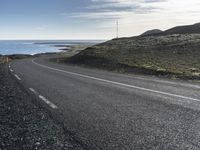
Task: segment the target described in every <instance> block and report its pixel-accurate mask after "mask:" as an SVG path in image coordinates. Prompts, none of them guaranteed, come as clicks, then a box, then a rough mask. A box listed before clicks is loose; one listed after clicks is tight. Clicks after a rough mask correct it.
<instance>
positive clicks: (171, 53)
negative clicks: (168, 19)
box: [67, 34, 200, 79]
mask: <svg viewBox="0 0 200 150" xmlns="http://www.w3.org/2000/svg"><path fill="white" fill-rule="evenodd" d="M67 62H68V63H75V64H81V65H86V66H90V67H98V68H103V69H108V70H117V71H120V72H134V73H143V74H152V75H166V76H169V77H179V78H184V79H185V78H187V79H188V78H189V79H200V34H174V35H160V36H144V37H143V36H139V37H131V38H119V39H113V40H111V41H107V42H105V43H102V44H98V45H95V46H92V47H90V48H87V49H85V50H84V51H82V52H80V53H79V54H77V55H75V56H73V57H71V58H69V59H67Z"/></svg>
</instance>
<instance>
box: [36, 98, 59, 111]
mask: <svg viewBox="0 0 200 150" xmlns="http://www.w3.org/2000/svg"><path fill="white" fill-rule="evenodd" d="M39 98H40V99H41V100H43V101H44V102H45V103H46V104H47V105H49V106H50V107H51V108H53V109H57V108H58V107H57V106H56V105H55V104H53V103H52V102H50V101H49V100H48V99H47V98H45V97H44V96H42V95H39Z"/></svg>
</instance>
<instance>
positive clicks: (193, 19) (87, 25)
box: [0, 0, 200, 40]
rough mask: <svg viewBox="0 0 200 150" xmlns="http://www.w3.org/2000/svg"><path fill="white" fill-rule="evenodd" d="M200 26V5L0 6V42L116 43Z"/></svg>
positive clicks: (106, 1) (44, 1)
mask: <svg viewBox="0 0 200 150" xmlns="http://www.w3.org/2000/svg"><path fill="white" fill-rule="evenodd" d="M117 21H118V22H119V36H120V37H129V36H135V35H139V34H141V33H143V32H145V31H146V30H149V29H161V30H166V29H168V28H171V27H174V26H178V25H187V24H194V23H197V22H200V0H0V39H1V40H6V39H112V38H114V37H116V22H117Z"/></svg>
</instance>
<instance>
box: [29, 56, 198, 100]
mask: <svg viewBox="0 0 200 150" xmlns="http://www.w3.org/2000/svg"><path fill="white" fill-rule="evenodd" d="M32 62H33V63H34V64H36V65H38V66H40V67H43V68H47V69H50V70H54V71H59V72H63V73H67V74H71V75H75V76H79V77H84V78H88V79H93V80H97V81H102V82H106V83H111V84H115V85H120V86H124V87H129V88H134V89H138V90H142V91H146V92H151V93H156V94H161V95H167V96H172V97H177V98H181V99H186V100H192V101H198V102H199V101H200V99H196V98H191V97H186V96H182V95H177V94H172V93H167V92H162V91H157V90H152V89H148V88H143V87H139V86H134V85H129V84H125V83H120V82H115V81H110V80H106V79H101V78H96V77H92V76H88V75H83V74H79V73H74V72H70V71H65V70H60V69H56V68H52V67H49V66H45V65H41V64H39V63H36V62H35V61H34V59H33V60H32Z"/></svg>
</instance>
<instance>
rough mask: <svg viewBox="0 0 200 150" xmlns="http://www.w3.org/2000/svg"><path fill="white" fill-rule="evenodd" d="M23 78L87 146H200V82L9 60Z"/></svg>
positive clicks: (174, 147)
mask: <svg viewBox="0 0 200 150" xmlns="http://www.w3.org/2000/svg"><path fill="white" fill-rule="evenodd" d="M10 70H11V72H12V74H13V76H14V77H15V78H16V79H17V80H19V82H21V84H22V85H23V86H24V87H25V88H27V90H30V92H32V94H33V95H35V96H37V97H38V100H41V103H42V104H43V105H44V106H45V107H47V108H48V109H49V110H50V111H51V112H52V113H54V114H56V115H57V117H58V118H59V120H60V121H61V122H62V123H63V124H64V126H65V128H66V130H67V131H69V132H70V133H72V134H73V136H74V138H76V140H77V141H79V142H80V143H82V145H84V147H85V148H88V149H104V150H106V149H108V150H112V149H119V150H122V149H159V150H160V149H162V150H164V149H180V150H184V149H200V111H199V110H200V92H199V91H200V85H198V84H193V83H188V82H183V81H170V80H166V79H160V78H156V77H146V76H138V75H124V74H117V73H111V72H107V71H101V70H95V69H86V68H81V67H77V66H69V65H61V64H56V63H51V62H48V61H46V60H45V59H41V58H37V59H35V60H32V59H27V60H19V61H14V62H12V64H11V66H10Z"/></svg>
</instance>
